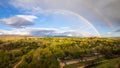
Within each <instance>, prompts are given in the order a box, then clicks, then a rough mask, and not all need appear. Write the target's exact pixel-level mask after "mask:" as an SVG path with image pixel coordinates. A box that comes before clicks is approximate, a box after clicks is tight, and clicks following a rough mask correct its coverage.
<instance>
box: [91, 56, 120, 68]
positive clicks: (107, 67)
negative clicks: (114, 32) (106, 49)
mask: <svg viewBox="0 0 120 68" xmlns="http://www.w3.org/2000/svg"><path fill="white" fill-rule="evenodd" d="M92 68H120V57H119V58H115V59H111V60H107V61H105V62H103V63H102V64H100V65H97V66H95V67H92Z"/></svg>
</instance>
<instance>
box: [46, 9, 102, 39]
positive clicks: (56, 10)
mask: <svg viewBox="0 0 120 68" xmlns="http://www.w3.org/2000/svg"><path fill="white" fill-rule="evenodd" d="M46 12H61V13H63V14H64V13H69V14H71V15H74V16H77V17H78V18H80V19H81V20H83V21H84V22H85V23H87V24H88V25H89V26H90V27H91V28H92V29H94V31H95V32H96V34H97V35H96V36H98V37H101V36H100V33H99V32H98V30H97V29H96V28H95V27H94V26H93V25H92V24H91V22H89V21H88V20H87V19H85V18H84V17H83V16H81V15H79V14H77V13H75V12H72V11H69V10H61V9H51V10H47V11H46ZM83 36H85V37H88V36H87V35H86V34H83Z"/></svg>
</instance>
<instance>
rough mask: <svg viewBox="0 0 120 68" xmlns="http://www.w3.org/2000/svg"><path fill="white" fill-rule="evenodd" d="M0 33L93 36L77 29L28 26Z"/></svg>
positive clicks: (43, 35)
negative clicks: (62, 29) (64, 29)
mask: <svg viewBox="0 0 120 68" xmlns="http://www.w3.org/2000/svg"><path fill="white" fill-rule="evenodd" d="M0 35H31V36H42V37H46V36H53V37H54V36H70V37H91V36H92V35H91V34H89V33H86V32H79V31H76V30H67V31H61V30H58V29H55V28H26V29H12V30H0Z"/></svg>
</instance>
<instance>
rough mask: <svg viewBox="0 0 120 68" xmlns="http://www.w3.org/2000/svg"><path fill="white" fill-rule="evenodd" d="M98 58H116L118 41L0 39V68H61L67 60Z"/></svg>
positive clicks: (103, 39) (119, 46)
mask: <svg viewBox="0 0 120 68" xmlns="http://www.w3.org/2000/svg"><path fill="white" fill-rule="evenodd" d="M100 55H102V56H103V57H104V58H108V59H109V58H114V57H116V56H119V55H120V39H119V38H112V39H111V38H62V37H61V38H36V37H17V36H16V37H12V36H10V37H1V38H0V68H13V67H14V68H33V67H34V68H40V67H42V68H60V67H61V65H60V63H65V61H67V60H72V59H80V60H83V59H84V57H85V58H88V57H93V56H100ZM96 59H97V58H96ZM59 60H60V61H59ZM89 63H91V62H89Z"/></svg>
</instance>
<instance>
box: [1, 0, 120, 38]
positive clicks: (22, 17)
mask: <svg viewBox="0 0 120 68" xmlns="http://www.w3.org/2000/svg"><path fill="white" fill-rule="evenodd" d="M119 3H120V1H119V0H106V1H104V0H97V1H96V0H90V1H88V0H0V28H1V29H0V35H33V36H76V37H91V36H103V37H120V28H119V26H120V14H119V12H120V7H119V6H120V5H119Z"/></svg>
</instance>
